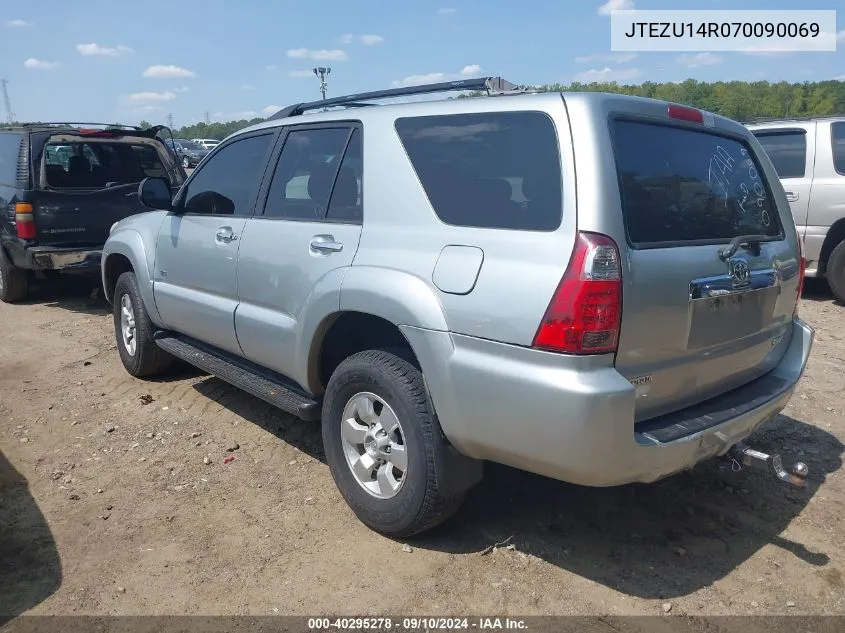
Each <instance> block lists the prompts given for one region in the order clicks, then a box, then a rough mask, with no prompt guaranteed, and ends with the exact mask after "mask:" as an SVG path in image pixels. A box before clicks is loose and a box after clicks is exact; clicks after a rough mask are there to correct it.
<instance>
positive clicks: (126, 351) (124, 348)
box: [113, 272, 173, 378]
mask: <svg viewBox="0 0 845 633" xmlns="http://www.w3.org/2000/svg"><path fill="white" fill-rule="evenodd" d="M113 305H114V334H115V339H116V342H117V351H118V353H119V354H120V360H121V361H122V362H123V366H124V367H125V368H126V371H128V372H129V373H130V374H131V375H133V376H136V377H139V378H140V377H144V376H155V375H158V374H162V373H164V372H165V371H166V370H167V369H168V368H169V367H170V366H171V365H172V363H173V357H172V356H171V355H170V354H168V353H167V352H165V351H164V350H163V349H161V348H160V347H159V346H158V345H156V344H155V341H154V340H153V333H154V331H155V330H154V328H153V324H152V321H150V317H149V315H148V314H147V310H146V309H145V308H144V301H143V299H142V298H141V293H140V292H139V290H138V280H137V279H135V273H131V272H126V273H123V274H122V275H121V276H120V277H118V279H117V285H116V286H115V290H114V303H113ZM124 310H126V311H127V312H128V314H125V313H124ZM129 315H131V318H129ZM124 316H125V317H126V318H125V319H124ZM127 326H129V327H131V328H134V331H133V332H131V336H127V337H124V328H125V327H127ZM133 341H134V345H132V344H131V343H132V342H133Z"/></svg>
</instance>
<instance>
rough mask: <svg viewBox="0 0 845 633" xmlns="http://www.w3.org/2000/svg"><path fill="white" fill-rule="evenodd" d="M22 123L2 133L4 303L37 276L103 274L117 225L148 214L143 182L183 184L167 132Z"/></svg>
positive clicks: (22, 293)
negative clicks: (111, 232)
mask: <svg viewBox="0 0 845 633" xmlns="http://www.w3.org/2000/svg"><path fill="white" fill-rule="evenodd" d="M93 125H94V124H81V125H75V124H49V123H38V124H23V125H18V126H14V127H11V126H10V127H4V128H0V300H2V301H4V302H7V303H11V302H14V301H20V300H21V299H24V298H25V297H26V295H27V291H28V287H29V282H30V280H31V279H32V278H33V277H37V278H43V277H45V276H47V275H49V274H51V273H54V272H59V271H61V272H66V273H71V272H79V273H85V272H91V273H98V272H99V266H100V254H101V249H102V246H103V244H104V243H105V241H106V238H107V237H108V234H109V230H110V228H111V226H112V224H114V223H115V222H117V221H118V220H122V219H123V218H125V217H128V216H130V215H134V214H136V213H142V212H144V211H146V209H145V208H144V207H143V206H142V205H141V203H140V201H139V200H138V195H137V194H138V183H140V182H141V181H142V180H143V179H144V178H147V177H151V176H152V177H155V176H158V177H163V178H166V179H167V180H168V181H169V182H170V183H171V185H172V187H173V188H174V191H175V190H176V189H177V188H178V187H179V186H180V185H181V184H182V182H183V181H184V180H185V177H186V176H185V172H184V171H183V170H182V169H181V167H180V165H179V164H178V162H177V161H175V160H174V158H173V155H172V154H171V153H170V152H168V151H167V149H166V146H165V145H164V142H163V140H162V139H161V138H160V137H159V136H158V133H159V132H160V131H161V130H162V129H164V128H161V127H158V128H151V129H149V130H141V129H140V128H130V127H115V126H111V127H110V126H105V125H101V126H99V127H96V128H95V127H92V126H93Z"/></svg>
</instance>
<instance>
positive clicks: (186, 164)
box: [182, 156, 191, 169]
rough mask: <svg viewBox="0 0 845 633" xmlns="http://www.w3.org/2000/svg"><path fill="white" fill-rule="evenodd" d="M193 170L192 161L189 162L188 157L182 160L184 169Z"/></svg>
mask: <svg viewBox="0 0 845 633" xmlns="http://www.w3.org/2000/svg"><path fill="white" fill-rule="evenodd" d="M190 168H191V161H189V160H188V157H187V156H185V158H183V159H182V169H190Z"/></svg>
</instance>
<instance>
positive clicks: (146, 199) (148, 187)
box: [138, 178, 173, 211]
mask: <svg viewBox="0 0 845 633" xmlns="http://www.w3.org/2000/svg"><path fill="white" fill-rule="evenodd" d="M138 199H139V200H140V201H141V204H143V205H144V206H145V207H148V208H150V209H162V210H165V211H170V210H171V209H172V208H173V194H172V192H171V191H170V182H168V181H167V180H165V179H164V178H144V179H143V180H142V181H141V184H140V185H138Z"/></svg>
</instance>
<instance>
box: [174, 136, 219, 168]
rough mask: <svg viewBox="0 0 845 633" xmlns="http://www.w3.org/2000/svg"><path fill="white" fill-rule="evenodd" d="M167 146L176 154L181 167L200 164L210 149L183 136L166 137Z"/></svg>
mask: <svg viewBox="0 0 845 633" xmlns="http://www.w3.org/2000/svg"><path fill="white" fill-rule="evenodd" d="M165 142H166V143H167V146H168V147H170V149H171V150H172V151H173V152H174V153H175V154H176V156H177V157H178V159H179V162H180V163H181V164H182V167H183V168H185V169H190V168H191V167H196V166H197V165H199V164H200V162H201V161H202V159H203V158H205V157H206V156H208V153H209V152H210V151H211V150H208V149H206V148H204V147H203V146H202V145H200V144H199V143H195V142H194V141H188V140H186V139H183V138H177V139H173V140H170V139H167V140H166V141H165Z"/></svg>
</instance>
